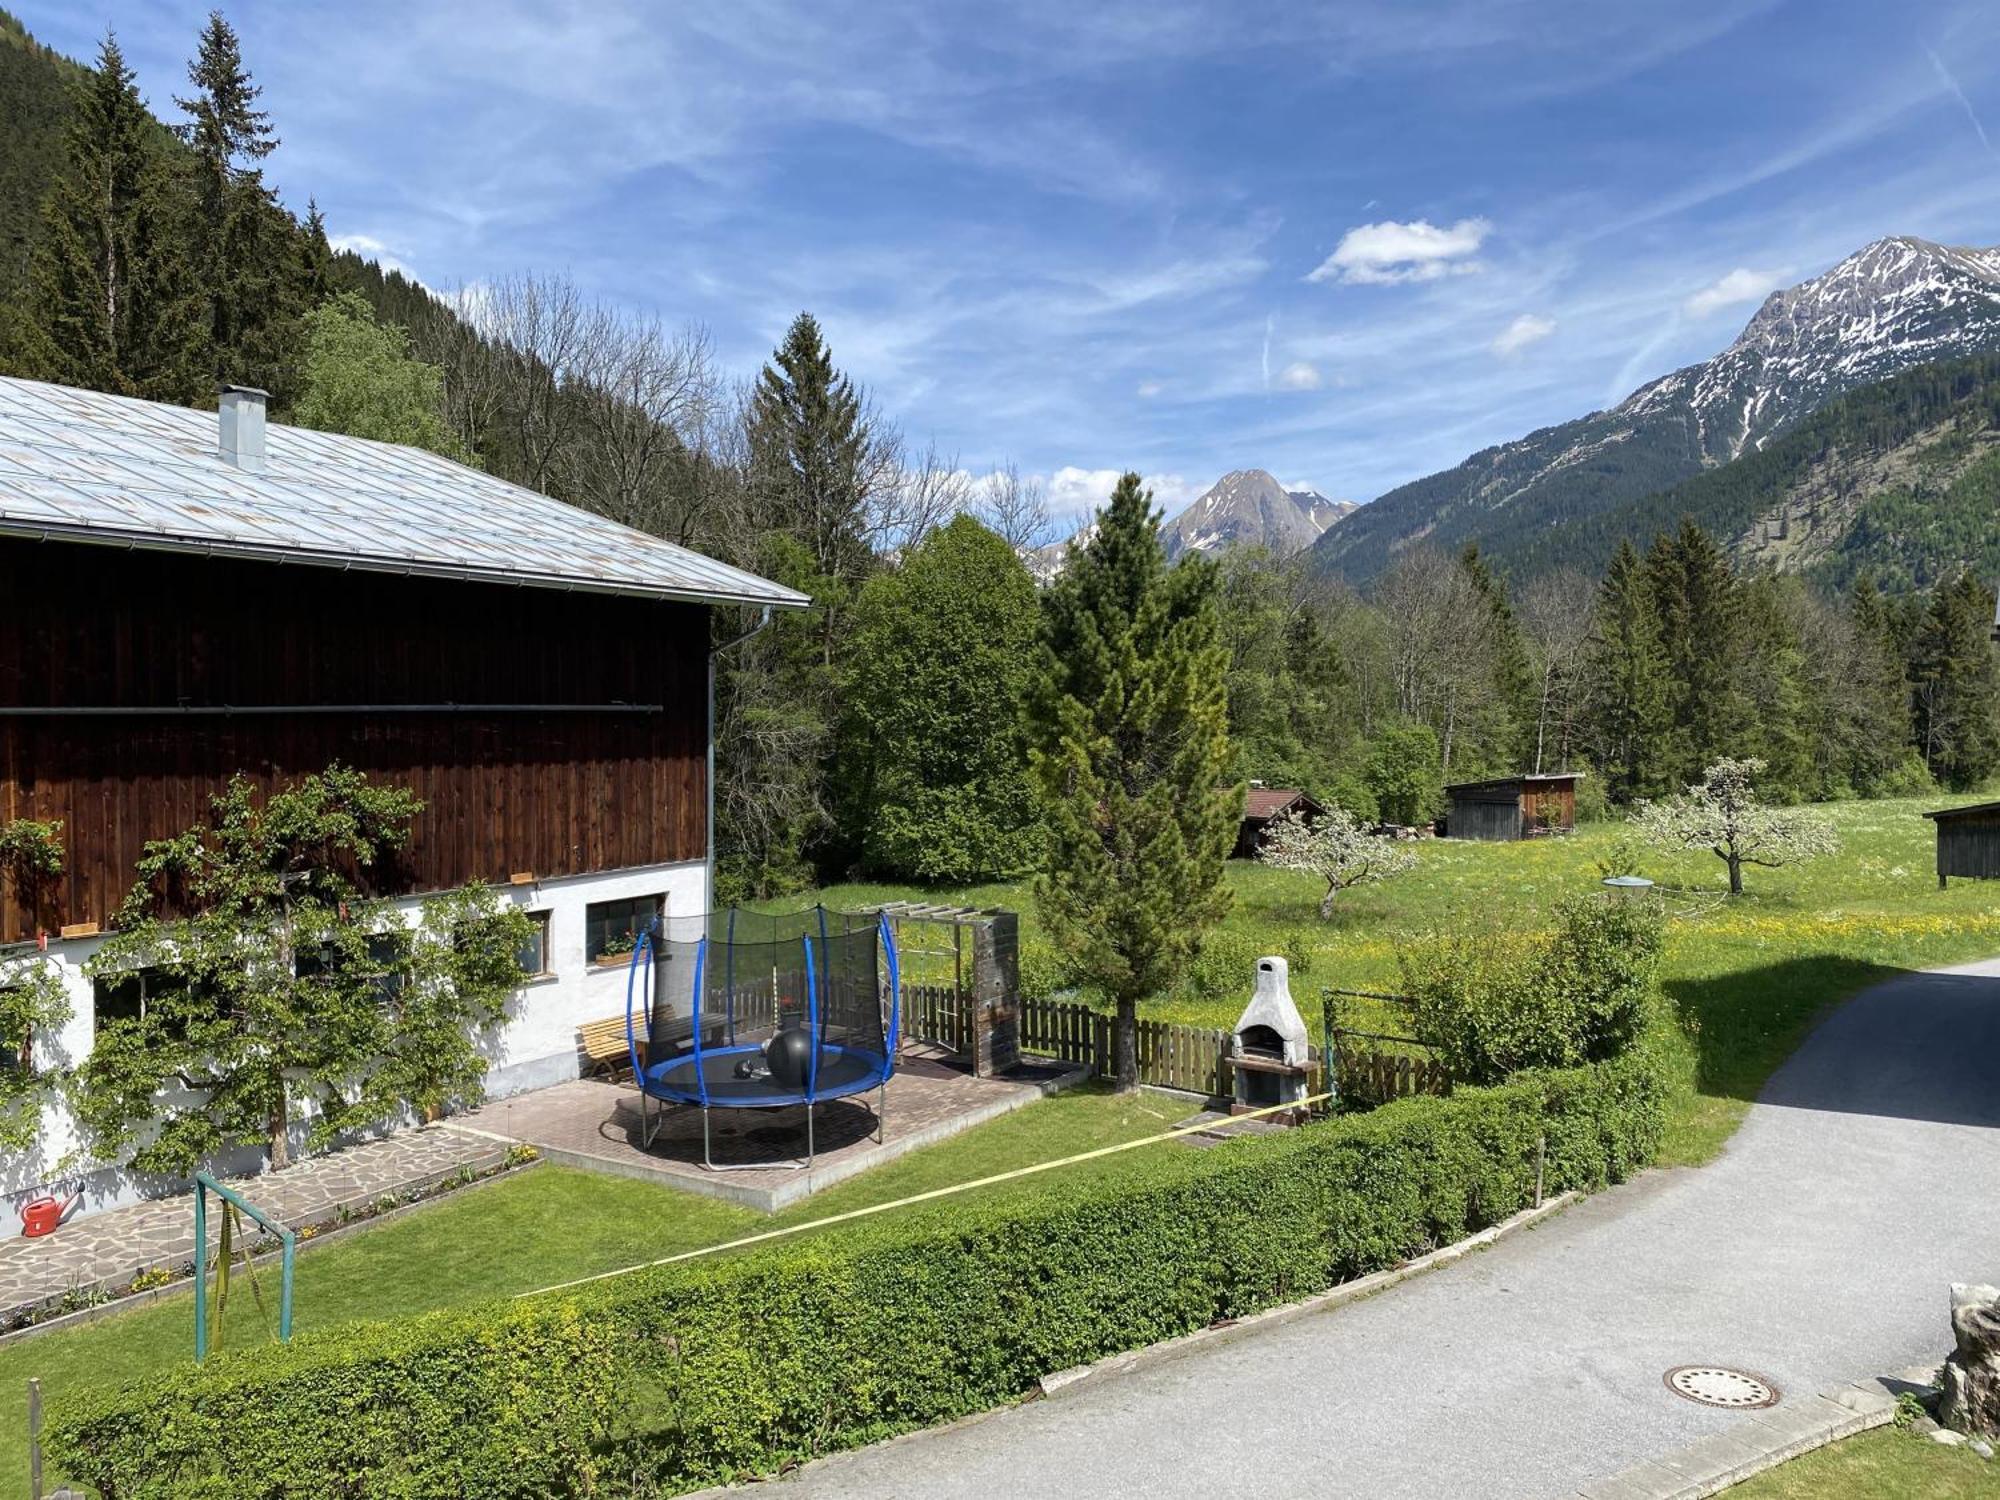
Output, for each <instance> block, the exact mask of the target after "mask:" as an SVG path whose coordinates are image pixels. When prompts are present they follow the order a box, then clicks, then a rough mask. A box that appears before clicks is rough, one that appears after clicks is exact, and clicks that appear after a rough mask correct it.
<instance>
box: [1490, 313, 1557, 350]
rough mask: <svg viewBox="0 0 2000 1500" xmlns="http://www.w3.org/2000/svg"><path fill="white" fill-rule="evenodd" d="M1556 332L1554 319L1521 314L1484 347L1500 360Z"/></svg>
mask: <svg viewBox="0 0 2000 1500" xmlns="http://www.w3.org/2000/svg"><path fill="white" fill-rule="evenodd" d="M1555 331H1556V320H1555V319H1554V318H1538V317H1536V316H1535V315H1534V314H1533V313H1522V314H1521V316H1520V317H1518V318H1516V319H1515V320H1514V321H1513V322H1511V323H1509V324H1508V325H1507V326H1506V327H1505V328H1503V329H1501V330H1500V333H1499V335H1498V336H1497V337H1496V338H1495V339H1494V340H1493V342H1492V343H1490V344H1488V345H1487V346H1486V347H1487V348H1489V349H1491V350H1492V351H1493V352H1494V353H1495V354H1498V355H1500V356H1501V357H1502V358H1505V357H1506V356H1508V355H1510V354H1519V353H1520V352H1521V351H1522V350H1523V349H1525V348H1527V347H1528V345H1530V344H1539V343H1540V342H1541V341H1542V340H1543V339H1545V338H1547V337H1548V336H1549V335H1550V334H1552V333H1554V332H1555Z"/></svg>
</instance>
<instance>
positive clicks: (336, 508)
mask: <svg viewBox="0 0 2000 1500" xmlns="http://www.w3.org/2000/svg"><path fill="white" fill-rule="evenodd" d="M217 423H218V419H217V416H216V414H215V413H214V412H212V411H195V410H192V409H190V408H188V407H184V406H168V405H165V404H163V403H160V402H156V401H136V400H132V399H131V398H129V397H124V396H107V395H103V394H100V393H99V392H96V391H80V390H74V389H71V388H70V387H68V386H60V385H48V384H44V383H43V382H41V381H36V380H17V379H12V378H7V377H0V535H4V536H18V537H33V538H37V539H43V540H52V541H75V542H96V543H105V544H111V545H116V546H125V547H139V548H156V549H159V550H163V551H172V552H198V553H207V554H213V555H216V556H223V557H243V558H256V559H264V560H267V561H283V562H298V563H309V564H317V565H324V566H328V567H340V568H366V569H370V570H374V571H381V572H390V573H410V574H417V575H421V576H426V577H438V578H462V579H471V580H484V581H489V582H497V583H513V584H520V585H526V586H531V587H536V588H555V589H578V590H585V591H589V592H595V593H610V594H636V595H644V596H650V597H654V598H662V599H683V600H694V601H700V602H704V603H726V604H753V605H757V604H769V605H775V606H778V607H781V608H802V607H804V606H805V605H806V604H809V603H810V602H811V601H810V599H808V598H807V596H806V595H804V594H801V593H798V592H796V591H795V590H792V589H788V588H784V587H782V586H780V585H778V584H775V583H772V582H770V581H769V580H767V579H763V578H759V577H757V575H756V574H754V573H747V572H745V571H743V570H742V569H741V568H732V567H730V566H728V565H727V564H726V563H719V562H717V561H715V560H714V559H713V558H709V557H704V556H702V555H701V554H700V553H698V552H691V551H689V550H688V549H687V548H685V547H677V546H675V545H674V544H673V543H672V542H668V541H663V540H662V539H661V538H659V537H656V536H649V535H647V534H646V533H645V532H642V531H634V530H632V529H631V528H630V527H627V526H620V525H619V524H618V523H617V522H615V521H608V520H606V519H605V518H604V517H602V516H599V515H593V514H592V513H591V512H589V511H585V510H579V509H577V508H576V507H575V506H572V505H565V504H563V503H562V502H561V501H560V500H552V499H550V498H549V497H548V496H547V495H541V494H537V493H536V492H535V491H533V490H529V489H524V488H522V487H521V486H520V485H517V484H509V483H508V482H507V481H506V480H504V479H496V478H494V477H493V476H492V475H491V474H484V473H481V472H480V471H479V470H477V469H469V468H467V467H465V466H464V465H463V464H458V463H453V462H452V461H451V460H450V459H448V458H440V457H439V456H438V455H436V454H434V453H427V452H424V451H423V450H421V449H418V448H405V447H400V446H398V445H397V444H394V443H377V442H371V441H368V440H367V439H365V438H352V437H343V436H340V435H339V434H336V433H331V432H315V431H313V430H312V429H310V428H304V427H287V426H283V425H281V424H279V423H276V422H273V423H270V424H269V425H268V427H267V428H266V455H267V456H266V461H265V466H264V469H263V470H262V472H257V473H252V472H249V471H246V470H244V469H239V468H237V467H236V466H235V465H234V464H232V463H229V462H228V461H227V460H225V459H223V458H222V457H220V456H219V453H218V451H217V442H218V425H217Z"/></svg>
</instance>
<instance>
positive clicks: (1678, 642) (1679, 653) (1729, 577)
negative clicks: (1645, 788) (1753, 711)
mask: <svg viewBox="0 0 2000 1500" xmlns="http://www.w3.org/2000/svg"><path fill="white" fill-rule="evenodd" d="M1646 576H1647V581H1648V583H1649V585H1650V586H1651V589H1652V593H1653V608H1654V610H1655V612H1656V613H1657V615H1658V617H1659V624H1660V646H1661V649H1662V650H1663V651H1664V652H1665V653H1666V667H1667V718H1668V724H1669V737H1668V744H1669V750H1668V764H1669V769H1670V771H1671V774H1672V777H1673V779H1674V780H1675V781H1677V782H1692V781H1694V780H1695V779H1696V778H1697V777H1699V776H1700V775H1701V773H1702V770H1703V768H1704V767H1706V766H1708V765H1710V764H1711V763H1713V762H1714V761H1716V760H1718V759H1720V758H1721V757H1722V756H1724V755H1731V754H1734V753H1736V752H1737V751H1738V750H1739V749H1741V748H1742V747H1743V745H1742V742H1743V738H1744V732H1745V727H1746V725H1747V722H1748V717H1749V715H1748V705H1747V703H1746V702H1745V699H1744V694H1743V688H1742V666H1743V655H1744V648H1745V622H1744V613H1743V599H1742V594H1741V591H1740V587H1739V585H1738V583H1737V580H1736V575H1735V574H1734V573H1733V572H1732V571H1731V570H1730V566H1729V555H1728V554H1727V553H1725V552H1724V551H1723V550H1722V549H1721V548H1720V547H1718V546H1717V545H1716V543H1715V539H1714V538H1713V537H1711V536H1710V535H1709V534H1708V533H1707V532H1705V531H1703V530H1702V529H1701V528H1700V527H1699V526H1697V525H1696V524H1695V523H1694V521H1693V520H1692V519H1689V518H1683V519H1682V521H1681V525H1680V530H1679V531H1677V532H1675V533H1674V534H1673V535H1672V536H1661V537H1659V538H1657V539H1656V540H1655V541H1654V543H1653V546H1652V548H1651V550H1650V551H1648V552H1647V554H1646Z"/></svg>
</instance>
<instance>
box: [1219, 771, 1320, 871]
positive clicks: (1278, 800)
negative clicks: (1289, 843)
mask: <svg viewBox="0 0 2000 1500" xmlns="http://www.w3.org/2000/svg"><path fill="white" fill-rule="evenodd" d="M1288 812H1296V813H1298V814H1299V815H1300V816H1301V817H1303V818H1304V819H1305V820H1306V821H1307V822H1308V823H1311V822H1315V821H1317V820H1318V819H1320V818H1323V817H1325V816H1326V809H1325V808H1324V807H1322V806H1321V805H1320V803H1319V800H1318V799H1317V798H1315V797H1312V796H1310V795H1309V794H1307V793H1305V792H1302V791H1299V790H1297V789H1296V788H1287V787H1271V786H1253V787H1251V788H1250V793H1249V795H1248V796H1247V797H1245V798H1244V799H1243V822H1242V824H1241V826H1239V827H1238V828H1237V830H1236V848H1235V849H1234V850H1233V851H1232V852H1231V854H1230V858H1231V859H1255V858H1256V857H1257V850H1258V848H1259V847H1260V846H1261V845H1262V844H1263V842H1264V830H1265V829H1267V828H1269V827H1270V826H1271V824H1272V823H1273V822H1274V821H1275V820H1277V819H1278V818H1282V817H1283V816H1284V815H1285V814H1286V813H1288Z"/></svg>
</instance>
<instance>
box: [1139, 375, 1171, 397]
mask: <svg viewBox="0 0 2000 1500" xmlns="http://www.w3.org/2000/svg"><path fill="white" fill-rule="evenodd" d="M1165 389H1166V386H1165V385H1163V384H1162V383H1161V382H1160V381H1157V380H1142V381H1140V382H1139V397H1140V399H1141V400H1144V401H1150V400H1152V399H1153V398H1154V397H1155V396H1157V395H1159V394H1160V392H1161V391H1163V390H1165Z"/></svg>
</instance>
